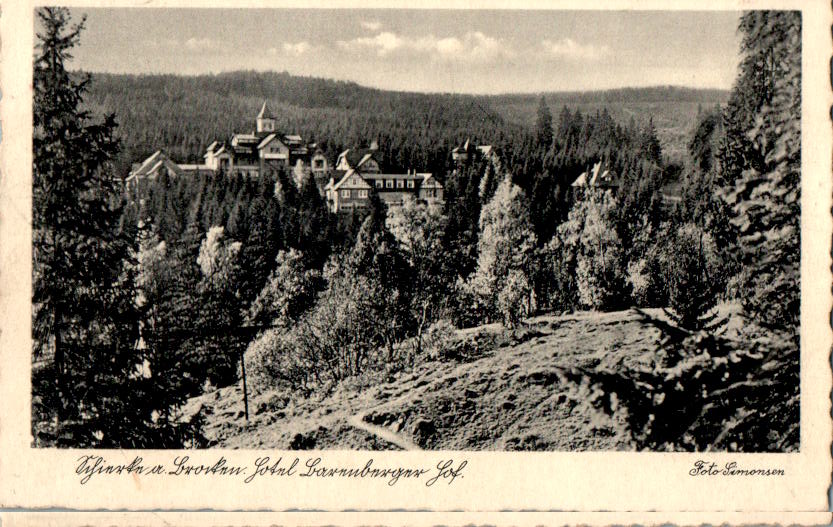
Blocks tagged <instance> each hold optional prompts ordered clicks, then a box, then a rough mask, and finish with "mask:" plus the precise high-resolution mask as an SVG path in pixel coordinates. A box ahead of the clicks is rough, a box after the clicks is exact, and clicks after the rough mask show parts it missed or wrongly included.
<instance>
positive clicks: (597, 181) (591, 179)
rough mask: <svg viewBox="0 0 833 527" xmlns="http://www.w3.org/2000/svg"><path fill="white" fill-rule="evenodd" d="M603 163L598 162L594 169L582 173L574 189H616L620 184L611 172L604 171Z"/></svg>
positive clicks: (574, 182) (573, 185)
mask: <svg viewBox="0 0 833 527" xmlns="http://www.w3.org/2000/svg"><path fill="white" fill-rule="evenodd" d="M601 167H602V163H601V162H598V163H596V164H594V165H593V168H592V169H590V170H587V171H585V172H582V173H581V174H580V175H579V176H578V177H577V178H576V180H575V181H573V184H572V185H571V186H572V187H573V188H587V187H594V188H605V189H616V188H618V187H619V183H618V182H617V181H616V176H615V174H613V173H612V172H611V171H609V170H604V171H603V170H602V168H601Z"/></svg>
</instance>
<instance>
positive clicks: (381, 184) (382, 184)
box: [376, 179, 385, 188]
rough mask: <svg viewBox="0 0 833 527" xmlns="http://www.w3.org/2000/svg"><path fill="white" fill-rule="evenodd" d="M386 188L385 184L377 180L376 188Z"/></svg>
mask: <svg viewBox="0 0 833 527" xmlns="http://www.w3.org/2000/svg"><path fill="white" fill-rule="evenodd" d="M384 186H385V182H384V181H383V180H381V179H377V180H376V188H382V187H384Z"/></svg>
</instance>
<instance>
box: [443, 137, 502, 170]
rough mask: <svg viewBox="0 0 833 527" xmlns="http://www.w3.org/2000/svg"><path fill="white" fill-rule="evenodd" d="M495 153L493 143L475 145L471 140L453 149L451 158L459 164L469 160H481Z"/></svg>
mask: <svg viewBox="0 0 833 527" xmlns="http://www.w3.org/2000/svg"><path fill="white" fill-rule="evenodd" d="M493 153H494V149H493V148H492V145H474V143H472V142H471V141H470V140H468V139H466V142H465V143H463V144H462V145H459V146H456V147H454V148H453V149H452V150H451V160H452V161H454V162H455V163H456V164H458V165H462V164H465V163H466V162H468V161H479V160H482V159H487V158H489V157H491V156H492V155H493Z"/></svg>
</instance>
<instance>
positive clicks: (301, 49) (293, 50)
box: [283, 41, 312, 56]
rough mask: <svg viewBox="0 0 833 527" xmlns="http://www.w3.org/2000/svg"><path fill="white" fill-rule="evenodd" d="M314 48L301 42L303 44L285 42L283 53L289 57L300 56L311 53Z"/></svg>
mask: <svg viewBox="0 0 833 527" xmlns="http://www.w3.org/2000/svg"><path fill="white" fill-rule="evenodd" d="M311 48H312V46H311V45H310V43H309V42H306V41H301V42H295V43H292V42H284V43H283V52H284V53H286V54H287V55H295V56H300V55H303V54H304V53H306V52H307V51H309V50H310V49H311Z"/></svg>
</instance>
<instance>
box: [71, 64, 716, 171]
mask: <svg viewBox="0 0 833 527" xmlns="http://www.w3.org/2000/svg"><path fill="white" fill-rule="evenodd" d="M727 96H728V94H727V93H726V92H723V91H718V90H693V89H684V88H639V89H622V90H610V91H599V92H585V93H552V94H545V97H546V99H547V102H548V104H549V105H550V107H551V108H553V109H555V110H561V109H562V108H563V107H564V106H566V107H568V108H570V109H571V110H572V111H575V110H579V111H580V112H581V113H583V114H586V115H591V114H595V113H596V112H598V111H602V110H603V109H606V110H607V111H608V112H609V113H610V115H611V117H612V118H613V119H614V120H615V121H616V122H617V123H620V124H622V125H627V124H628V123H630V122H631V121H633V123H632V124H636V125H644V124H645V123H646V122H647V121H648V120H649V119H650V118H653V120H654V125H655V127H656V130H657V135H658V137H659V140H660V143H661V144H662V147H663V151H664V152H665V154H666V156H667V157H668V158H669V159H671V160H677V161H678V160H679V158H680V156H681V154H682V153H683V152H684V151H685V145H686V142H687V140H688V135H689V133H690V131H691V129H692V127H693V125H694V122H695V120H696V117H697V115H698V112H699V111H701V110H711V109H713V108H714V106H715V105H716V104H720V103H724V102H725V101H726V98H727ZM539 99H540V95H500V96H470V95H455V94H421V93H405V92H392V91H383V90H377V89H373V88H366V87H363V86H359V85H358V84H355V83H352V82H341V81H334V80H328V79H317V78H310V77H299V76H292V75H289V74H287V73H275V72H266V73H259V72H234V73H223V74H219V75H202V76H193V77H182V76H174V75H145V76H134V75H111V74H96V75H95V83H93V84H92V85H91V89H90V93H89V98H88V100H87V102H88V103H89V104H90V105H91V107H92V108H93V109H94V110H96V111H97V113H102V114H103V113H115V114H116V115H117V116H118V119H117V120H118V123H119V130H118V135H119V136H120V138H121V139H122V153H121V154H120V156H119V158H118V168H119V171H120V172H125V171H126V170H128V168H129V166H130V163H132V162H136V161H137V160H140V159H143V158H144V157H145V156H147V155H149V154H150V153H152V152H153V151H155V150H156V149H159V148H164V149H165V150H166V151H167V152H168V153H169V154H170V155H171V156H172V157H173V158H174V159H177V160H181V162H186V161H190V162H197V161H200V160H201V156H202V154H203V152H204V149H205V147H206V146H207V145H208V144H209V143H210V142H211V141H213V140H214V139H217V138H225V137H227V136H228V135H230V134H231V133H232V132H233V131H238V132H240V131H245V130H249V129H251V128H252V127H253V125H254V123H253V118H254V116H255V115H257V112H258V110H259V108H260V105H261V104H262V103H263V101H264V100H268V101H269V104H270V106H271V107H272V108H273V109H274V110H275V114H276V116H277V118H278V127H279V128H280V129H283V130H285V131H287V132H290V131H291V132H298V133H300V134H301V135H302V136H304V137H305V138H308V139H310V140H316V141H318V142H319V143H321V145H322V146H323V148H324V150H325V151H326V152H327V154H328V155H329V156H330V157H331V158H333V159H334V158H335V156H336V155H337V154H338V152H340V151H341V150H343V149H344V148H348V147H355V146H361V145H364V144H367V143H368V142H369V141H371V140H374V139H377V140H378V141H379V144H380V148H381V149H382V152H383V153H384V154H385V156H384V157H385V158H386V159H387V160H389V162H390V163H391V164H392V165H393V166H392V168H399V169H407V168H420V169H424V170H428V171H432V172H435V173H442V172H443V168H444V167H445V162H446V160H447V158H448V152H449V150H450V149H451V148H453V147H454V146H456V145H458V144H459V143H461V142H462V141H464V140H465V139H466V138H472V139H474V140H477V141H480V142H486V143H490V144H495V145H513V144H514V145H517V144H521V143H522V141H519V139H521V138H522V137H523V136H524V134H525V133H528V132H529V131H530V130H531V129H532V127H533V124H534V120H535V113H536V108H537V106H538V103H539Z"/></svg>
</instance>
